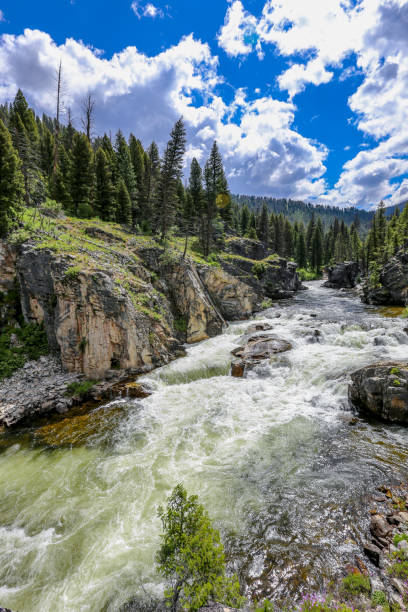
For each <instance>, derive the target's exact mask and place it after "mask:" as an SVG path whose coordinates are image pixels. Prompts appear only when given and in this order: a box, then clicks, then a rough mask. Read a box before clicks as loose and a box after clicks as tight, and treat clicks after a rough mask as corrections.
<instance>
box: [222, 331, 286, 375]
mask: <svg viewBox="0 0 408 612" xmlns="http://www.w3.org/2000/svg"><path fill="white" fill-rule="evenodd" d="M291 348H292V345H291V344H290V342H288V341H287V340H284V339H283V338H279V337H278V336H275V335H273V334H256V335H253V336H250V337H249V338H248V341H247V344H246V345H245V346H239V347H237V348H236V349H234V350H233V351H231V353H232V355H234V357H235V359H234V360H233V362H232V364H231V375H232V376H235V377H242V376H243V375H244V373H245V372H246V371H247V370H250V369H251V368H253V367H254V366H255V365H256V364H257V363H259V362H260V361H263V360H265V359H269V358H270V357H272V356H273V355H276V354H277V353H284V352H285V351H289V350H290V349H291Z"/></svg>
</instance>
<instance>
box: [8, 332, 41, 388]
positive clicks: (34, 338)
mask: <svg viewBox="0 0 408 612" xmlns="http://www.w3.org/2000/svg"><path fill="white" fill-rule="evenodd" d="M48 353H49V348H48V342H47V335H46V333H45V330H44V326H43V325H35V324H33V323H23V324H22V325H21V326H20V327H12V326H7V327H6V328H5V329H3V331H2V333H1V334H0V380H2V379H3V378H9V377H10V376H11V375H12V374H13V372H15V371H16V370H18V369H19V368H22V367H23V365H24V364H25V362H26V361H29V360H31V359H38V358H39V357H41V355H47V354H48Z"/></svg>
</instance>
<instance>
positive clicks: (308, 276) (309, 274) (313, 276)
mask: <svg viewBox="0 0 408 612" xmlns="http://www.w3.org/2000/svg"><path fill="white" fill-rule="evenodd" d="M296 271H297V273H298V275H299V278H300V280H301V281H313V280H319V279H320V278H322V275H321V273H320V272H315V271H314V270H306V268H299V269H298V270H296Z"/></svg>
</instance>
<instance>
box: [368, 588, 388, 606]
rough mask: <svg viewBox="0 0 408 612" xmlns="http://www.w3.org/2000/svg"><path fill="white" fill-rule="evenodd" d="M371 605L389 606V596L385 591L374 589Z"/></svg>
mask: <svg viewBox="0 0 408 612" xmlns="http://www.w3.org/2000/svg"><path fill="white" fill-rule="evenodd" d="M371 605H372V606H373V607H375V606H384V607H386V606H388V601H387V596H386V594H385V593H384V591H374V593H373V594H372V597H371Z"/></svg>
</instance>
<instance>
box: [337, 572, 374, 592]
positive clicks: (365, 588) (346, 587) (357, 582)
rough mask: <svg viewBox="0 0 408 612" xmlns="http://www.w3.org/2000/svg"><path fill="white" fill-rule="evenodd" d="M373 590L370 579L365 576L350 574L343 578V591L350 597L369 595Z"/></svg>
mask: <svg viewBox="0 0 408 612" xmlns="http://www.w3.org/2000/svg"><path fill="white" fill-rule="evenodd" d="M370 590H371V587H370V579H369V577H368V576H364V575H363V574H349V575H348V576H346V577H345V578H343V582H342V591H343V593H346V594H348V595H361V594H363V593H365V594H367V593H369V592H370Z"/></svg>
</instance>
